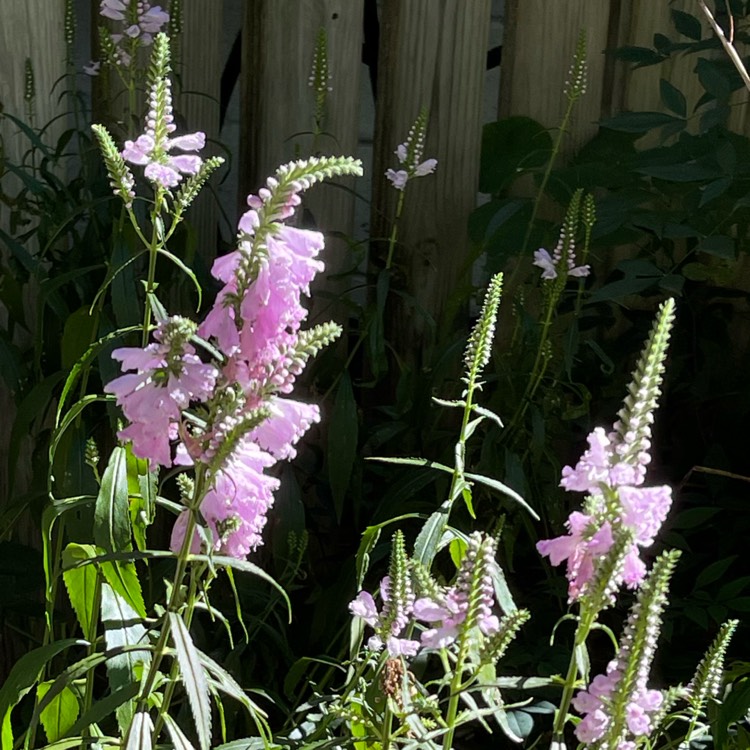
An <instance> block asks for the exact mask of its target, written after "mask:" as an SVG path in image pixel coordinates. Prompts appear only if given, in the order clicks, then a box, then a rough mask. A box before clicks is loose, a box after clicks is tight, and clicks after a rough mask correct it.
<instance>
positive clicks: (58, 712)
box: [36, 680, 78, 742]
mask: <svg viewBox="0 0 750 750" xmlns="http://www.w3.org/2000/svg"><path fill="white" fill-rule="evenodd" d="M52 683H53V681H52V680H48V681H47V682H40V683H39V685H38V687H37V689H36V695H37V699H38V700H40V701H41V700H42V699H43V698H44V696H45V695H46V694H47V691H48V690H49V689H50V686H51V685H52ZM77 718H78V699H77V698H76V694H75V693H74V692H73V691H72V690H71V689H70V688H69V687H68V686H65V687H64V688H63V689H62V690H61V691H60V692H59V693H58V694H57V695H56V696H55V697H54V698H53V699H52V700H51V701H50V702H49V703H48V704H47V706H45V707H44V709H43V710H42V711H41V713H40V714H39V720H40V721H41V723H42V726H43V727H44V733H45V734H46V735H47V740H49V742H55V741H56V740H59V739H60V738H61V737H64V736H65V735H66V734H67V733H68V731H69V730H70V728H71V727H72V726H73V725H74V724H75V721H76V719H77Z"/></svg>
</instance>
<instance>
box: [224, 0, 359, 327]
mask: <svg viewBox="0 0 750 750" xmlns="http://www.w3.org/2000/svg"><path fill="white" fill-rule="evenodd" d="M362 10H363V3H362V0H249V1H248V3H247V5H246V10H245V13H246V15H245V23H244V35H243V44H242V49H243V61H242V81H241V86H242V113H241V128H242V142H241V144H240V164H241V172H240V178H239V179H240V195H241V198H240V200H241V201H243V202H244V197H245V195H246V194H247V193H249V192H256V191H257V190H258V188H259V187H260V186H261V185H262V184H263V183H264V182H265V179H266V177H267V176H268V175H270V174H273V172H274V170H275V169H276V167H277V166H278V165H279V164H281V163H284V162H287V161H290V160H291V159H294V158H304V157H307V156H311V155H315V154H325V155H334V154H343V155H353V154H355V153H356V150H357V140H358V128H359V120H358V118H359V100H360V90H359V80H360V68H361V46H362ZM321 29H324V30H325V32H326V37H327V45H328V68H329V71H330V74H331V91H329V92H328V96H327V102H326V113H325V120H324V126H323V131H324V132H323V133H322V134H319V135H318V136H317V137H316V136H315V135H314V111H315V93H314V91H313V89H312V88H311V87H310V86H309V83H308V79H309V77H310V71H311V68H312V61H313V52H314V48H315V42H316V39H317V37H318V33H319V31H320V30H321ZM342 186H343V187H344V188H349V189H351V188H353V187H354V183H353V181H352V180H341V181H339V182H338V183H337V184H334V185H323V186H319V187H316V188H315V189H314V190H313V191H311V192H310V194H309V195H308V196H306V197H305V200H304V206H305V208H306V209H307V211H308V212H309V214H310V216H311V218H312V220H313V222H314V224H315V225H316V226H317V227H318V228H319V229H321V230H322V231H324V232H327V233H330V232H334V233H336V236H337V237H338V236H341V237H351V235H352V228H353V227H352V221H353V215H354V196H353V194H352V193H351V192H350V190H347V189H342ZM348 256H349V252H348V244H347V243H346V241H345V240H344V239H337V238H336V237H329V238H328V241H327V245H326V258H325V260H326V269H327V270H326V277H327V276H329V275H334V274H337V273H339V272H341V271H342V270H344V269H346V268H347V265H348V262H349V259H348ZM320 283H321V282H319V284H320ZM323 283H325V282H323ZM342 289H343V282H336V283H333V282H331V281H329V282H328V283H327V290H328V291H329V292H330V293H332V294H336V293H338V292H340V291H342ZM318 312H321V313H322V310H321V308H320V306H319V305H318V306H317V307H316V309H315V310H313V313H312V315H311V318H313V319H314V318H315V317H316V316H317V314H318ZM326 314H327V315H329V317H330V314H329V312H327V313H326Z"/></svg>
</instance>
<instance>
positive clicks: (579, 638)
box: [552, 612, 596, 747]
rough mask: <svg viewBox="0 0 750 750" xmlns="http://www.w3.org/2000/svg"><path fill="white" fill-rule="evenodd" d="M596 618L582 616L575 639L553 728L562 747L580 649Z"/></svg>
mask: <svg viewBox="0 0 750 750" xmlns="http://www.w3.org/2000/svg"><path fill="white" fill-rule="evenodd" d="M595 617H596V613H591V612H586V613H584V614H582V615H581V619H580V620H579V621H578V627H577V628H576V632H575V636H574V638H573V650H572V652H571V654H570V662H569V663H568V673H567V675H566V676H565V685H564V686H563V692H562V696H561V697H560V705H559V707H558V709H557V712H556V713H555V723H554V725H553V728H552V732H553V734H552V738H553V740H554V741H555V742H557V743H558V744H559V746H560V747H565V722H566V720H567V718H568V710H569V708H570V702H571V700H572V699H573V691H574V690H575V689H576V682H577V681H578V671H579V670H578V649H579V648H581V647H583V646H584V645H585V643H586V639H587V638H588V635H589V632H590V631H591V626H592V625H593V623H594V619H595Z"/></svg>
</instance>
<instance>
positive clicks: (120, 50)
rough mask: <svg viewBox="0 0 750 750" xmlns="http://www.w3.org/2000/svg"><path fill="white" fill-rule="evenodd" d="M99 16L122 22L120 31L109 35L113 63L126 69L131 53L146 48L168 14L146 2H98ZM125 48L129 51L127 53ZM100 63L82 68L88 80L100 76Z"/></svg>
mask: <svg viewBox="0 0 750 750" xmlns="http://www.w3.org/2000/svg"><path fill="white" fill-rule="evenodd" d="M99 14H100V15H101V16H102V17H103V18H107V19H109V20H110V21H117V22H118V24H119V23H120V22H121V28H120V31H116V32H114V33H112V34H109V38H110V39H111V41H112V44H113V47H114V55H115V59H114V62H115V63H116V64H117V65H122V66H124V67H127V66H128V65H130V63H131V61H132V54H131V53H132V52H134V51H135V49H136V48H137V47H139V46H143V47H147V46H149V45H151V44H152V43H153V41H154V37H155V36H156V34H158V33H159V32H160V31H161V30H162V29H163V27H164V26H165V25H166V24H168V23H169V13H167V12H166V11H164V10H162V7H161V5H151V3H149V2H147V0H101V3H100V5H99ZM125 47H127V48H128V49H127V50H126V49H125ZM100 68H101V61H98V60H97V61H92V62H90V63H89V64H88V65H84V66H83V70H84V73H86V74H87V75H90V76H95V75H98V74H99V70H100Z"/></svg>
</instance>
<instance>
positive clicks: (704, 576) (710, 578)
mask: <svg viewBox="0 0 750 750" xmlns="http://www.w3.org/2000/svg"><path fill="white" fill-rule="evenodd" d="M736 559H737V555H730V556H729V557H725V558H723V559H722V560H716V562H713V563H711V564H710V565H708V566H706V567H705V568H704V569H703V570H702V571H701V572H700V573H699V574H698V577H697V578H696V579H695V584H694V585H693V589H694V590H695V589H699V588H703V587H705V586H708V585H709V584H712V583H715V582H716V581H718V580H719V579H720V578H721V577H722V576H723V575H724V573H726V572H727V570H728V569H729V566H730V565H731V564H732V563H733V562H734V561H735V560H736Z"/></svg>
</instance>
